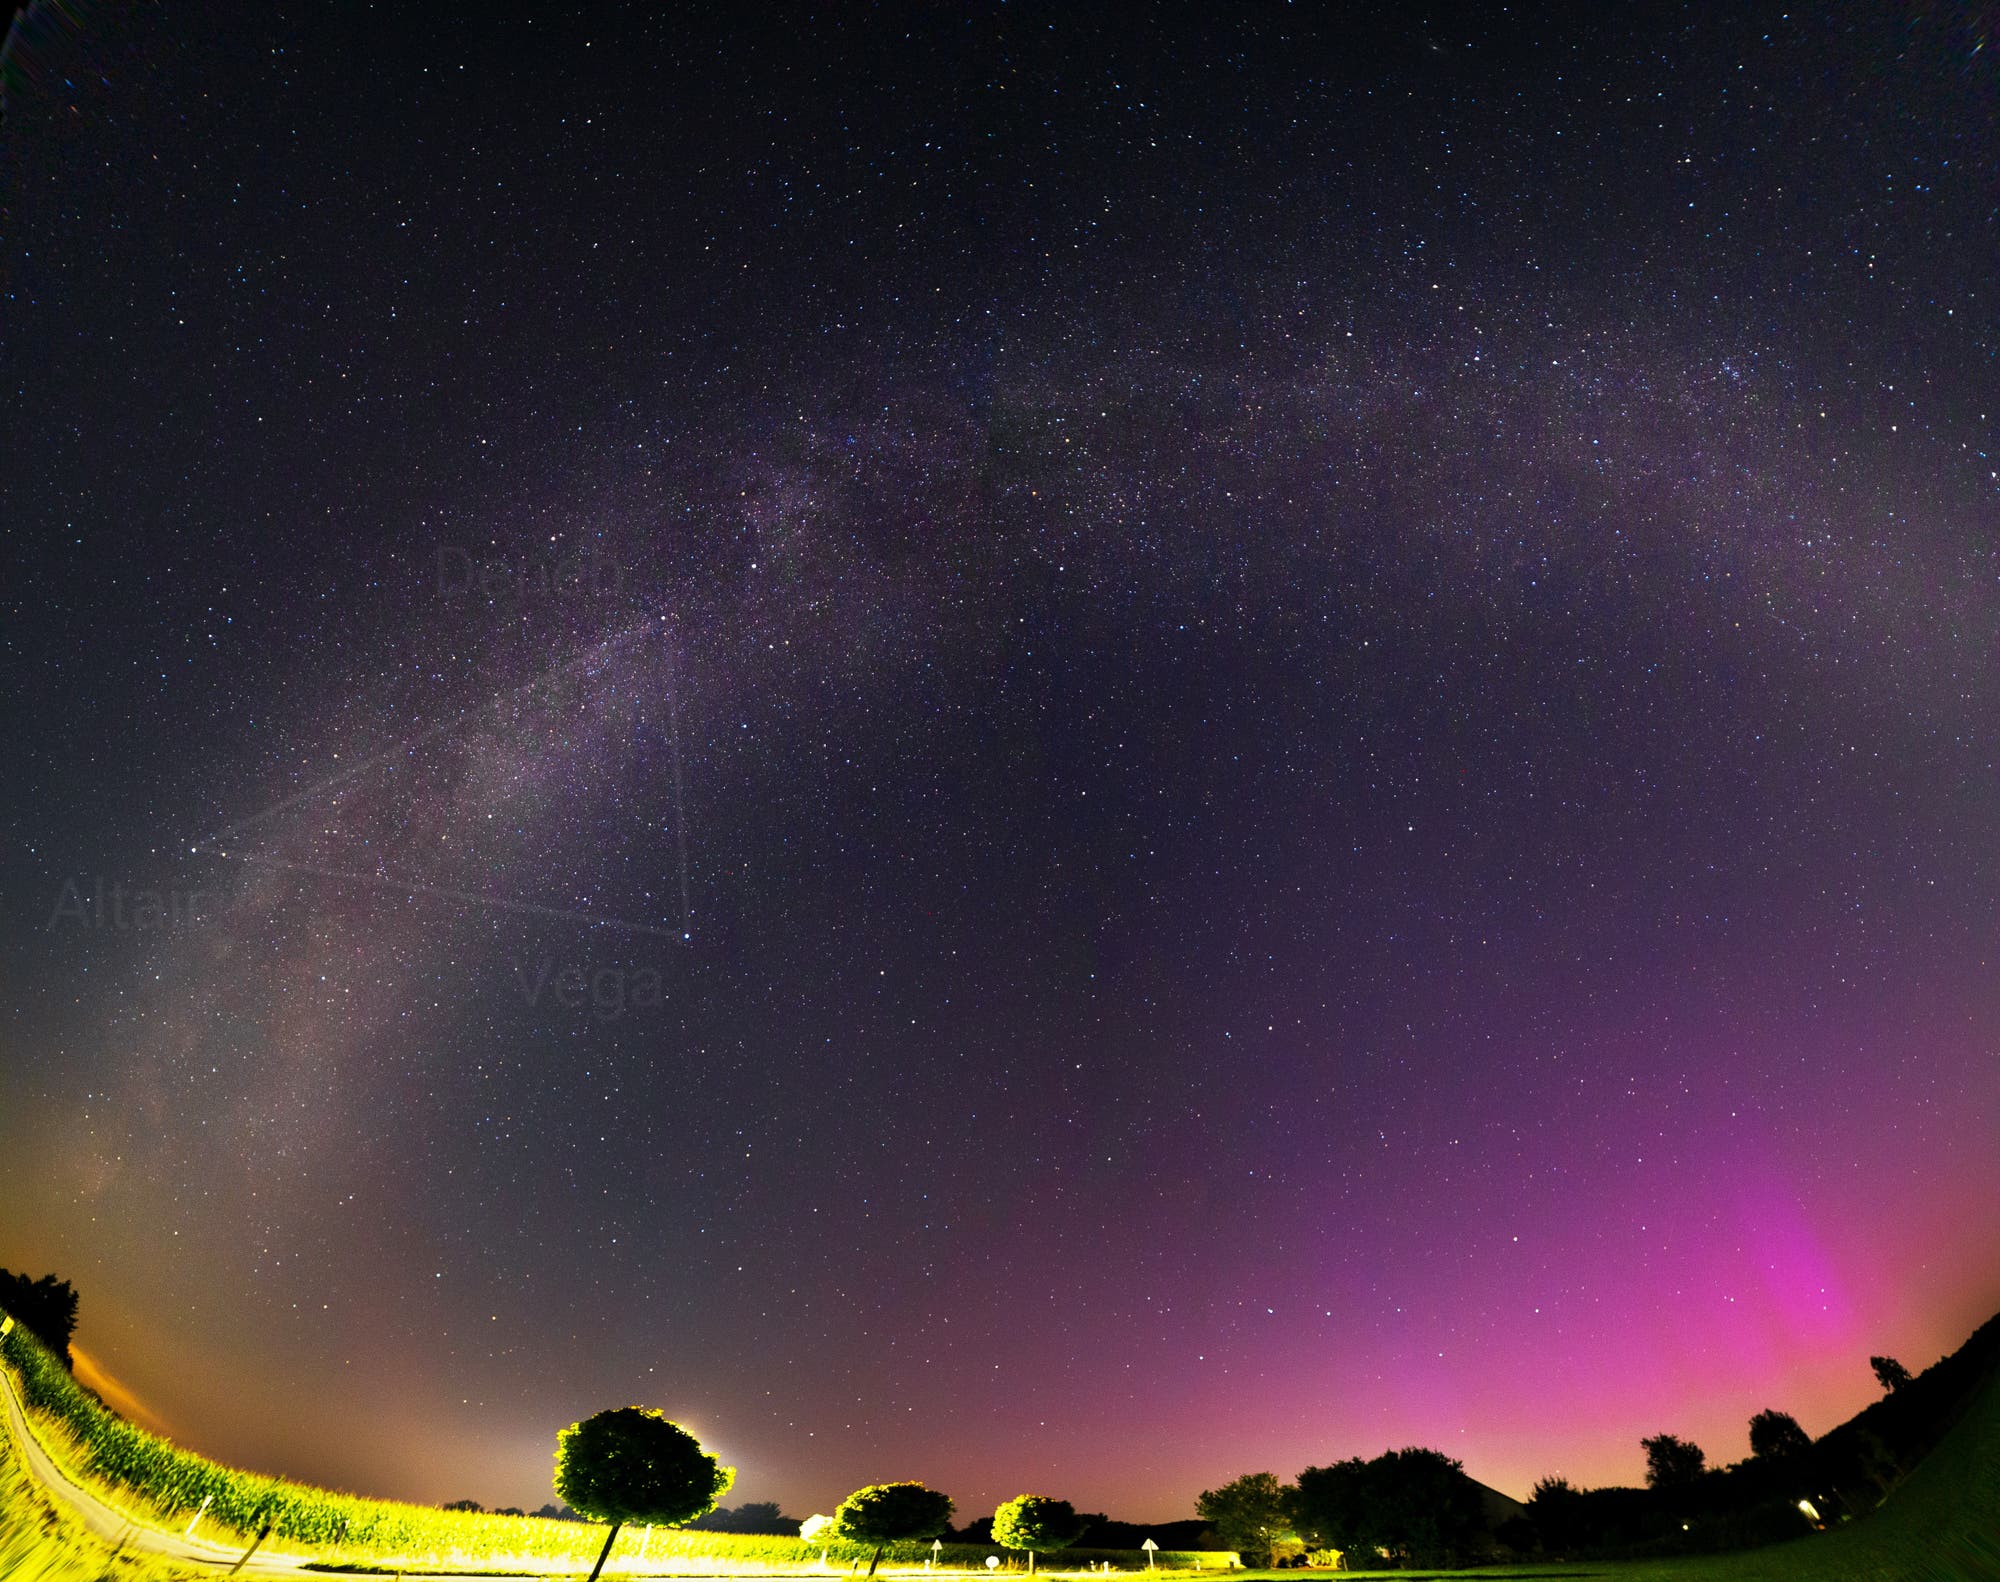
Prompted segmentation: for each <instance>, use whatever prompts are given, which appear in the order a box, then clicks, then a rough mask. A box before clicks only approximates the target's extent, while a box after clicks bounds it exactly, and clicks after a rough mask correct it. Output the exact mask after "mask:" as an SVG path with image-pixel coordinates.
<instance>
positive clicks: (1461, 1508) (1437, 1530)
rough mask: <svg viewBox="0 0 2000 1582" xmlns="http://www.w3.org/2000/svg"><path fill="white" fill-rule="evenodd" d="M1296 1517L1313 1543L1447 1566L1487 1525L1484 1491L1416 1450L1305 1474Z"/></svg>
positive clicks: (1446, 1463) (1439, 1456)
mask: <svg viewBox="0 0 2000 1582" xmlns="http://www.w3.org/2000/svg"><path fill="white" fill-rule="evenodd" d="M1291 1507H1292V1513H1293V1516H1294V1518H1295V1520H1296V1521H1297V1524H1298V1530H1299V1533H1300V1535H1301V1536H1302V1537H1304V1538H1305V1539H1306V1540H1307V1541H1308V1542H1311V1543H1313V1544H1316V1545H1319V1546H1321V1547H1323V1548H1328V1549H1338V1550H1341V1551H1342V1552H1343V1553H1344V1554H1347V1555H1351V1556H1356V1555H1358V1556H1361V1557H1364V1560H1363V1563H1366V1558H1367V1557H1371V1556H1373V1555H1375V1554H1376V1553H1377V1552H1378V1551H1379V1552H1386V1553H1387V1554H1389V1555H1390V1556H1392V1557H1394V1558H1395V1559H1397V1560H1398V1561H1400V1562H1403V1563H1406V1564H1415V1565H1443V1564H1448V1563H1450V1562H1451V1561H1453V1560H1456V1559H1459V1558H1461V1557H1463V1556H1464V1555H1466V1554H1467V1553H1468V1552H1469V1551H1470V1550H1471V1548H1472V1545H1473V1539H1474V1538H1475V1536H1476V1535H1477V1534H1478V1532H1479V1530H1480V1527H1481V1525H1482V1523H1483V1521H1484V1516H1485V1513H1484V1510H1483V1508H1482V1506H1481V1504H1480V1499H1479V1490H1478V1488H1477V1487H1476V1486H1475V1485H1474V1484H1473V1482H1472V1480H1471V1479H1470V1478H1468V1477H1467V1476H1466V1475H1465V1469H1464V1467H1463V1465H1462V1464H1461V1463H1459V1462H1457V1461H1454V1460H1453V1459H1452V1458H1451V1457H1449V1456H1447V1455H1445V1454H1444V1453H1443V1452H1442V1451H1437V1450H1425V1449H1422V1448H1420V1447H1417V1446H1411V1447H1409V1448H1406V1449H1403V1450H1390V1451H1385V1452H1384V1453H1383V1454H1382V1455H1379V1456H1377V1457H1376V1458H1375V1459H1374V1460H1373V1461H1363V1460H1361V1459H1360V1458H1358V1457H1354V1458H1350V1459H1348V1460H1346V1461H1337V1462H1335V1463H1334V1464H1333V1465H1332V1466H1328V1467H1307V1468H1306V1469H1305V1471H1303V1472H1301V1473H1300V1474H1299V1482H1298V1488H1297V1490H1296V1492H1295V1493H1294V1494H1293V1496H1292V1501H1291Z"/></svg>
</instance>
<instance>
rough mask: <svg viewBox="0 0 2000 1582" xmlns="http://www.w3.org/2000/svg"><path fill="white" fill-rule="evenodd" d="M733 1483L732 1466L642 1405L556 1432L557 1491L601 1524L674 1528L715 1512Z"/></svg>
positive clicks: (733, 1472) (619, 1409)
mask: <svg viewBox="0 0 2000 1582" xmlns="http://www.w3.org/2000/svg"><path fill="white" fill-rule="evenodd" d="M735 1481H736V1469H735V1468H734V1467H725V1466H723V1465H722V1463H721V1462H720V1461H718V1460H717V1459H716V1458H715V1457H714V1456H711V1455H710V1454H709V1453H708V1452H707V1451H705V1450H703V1449H702V1448H701V1441H700V1440H698V1439H696V1438H695V1437H694V1435H693V1434H691V1433H689V1432H688V1431H687V1430H686V1429H685V1428H682V1427H681V1426H680V1424H678V1423H670V1422H668V1421H667V1417H666V1414H665V1413H664V1412H658V1411H653V1410H651V1409H649V1408H646V1407H643V1406H620V1407H615V1408H613V1409H612V1410H610V1411H606V1412H599V1413H597V1414H596V1415H595V1416H592V1417H586V1418H585V1419H584V1420H583V1421H582V1422H580V1423H571V1424H570V1425H569V1427H567V1428H565V1429H564V1430H563V1431H562V1432H561V1433H560V1434H558V1435H557V1436H556V1493H557V1494H558V1495H560V1496H561V1497H562V1498H563V1499H564V1500H566V1501H567V1502H568V1503H569V1506H570V1508H571V1509H572V1510H575V1511H579V1512H581V1513H582V1514H583V1515H585V1516H593V1517H595V1518H597V1519H598V1520H599V1521H605V1522H656V1523H658V1524H659V1525H661V1526H664V1527H672V1526H676V1525H678V1524H679V1523H681V1522H685V1521H691V1520H693V1519H694V1518H695V1517H697V1516H705V1515H706V1514H707V1513H708V1512H710V1511H712V1510H714V1509H715V1502H716V1500H717V1499H718V1498H720V1497H721V1496H722V1495H724V1494H726V1493H728V1492H729V1487H730V1485H731V1484H733V1483H734V1482H735Z"/></svg>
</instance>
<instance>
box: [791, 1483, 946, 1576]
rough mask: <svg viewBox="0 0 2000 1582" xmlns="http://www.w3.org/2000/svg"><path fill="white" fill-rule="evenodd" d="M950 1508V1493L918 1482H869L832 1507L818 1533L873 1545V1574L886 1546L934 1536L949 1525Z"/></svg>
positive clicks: (822, 1535) (869, 1569) (871, 1567)
mask: <svg viewBox="0 0 2000 1582" xmlns="http://www.w3.org/2000/svg"><path fill="white" fill-rule="evenodd" d="M953 1509H955V1507H954V1506H953V1505H952V1503H951V1496H950V1495H948V1494H940V1493H939V1492H938V1491H937V1490H936V1489H927V1488H925V1487H924V1486H923V1485H922V1484H921V1483H871V1484H869V1485H868V1487H867V1488H865V1489H856V1490H855V1491H854V1492H853V1493H852V1494H850V1495H848V1496H847V1498H846V1499H844V1500H842V1501H841V1502H840V1504H839V1505H837V1506H835V1507H834V1512H833V1520H832V1521H831V1522H829V1523H828V1524H827V1526H826V1529H825V1530H824V1531H823V1532H822V1533H821V1534H820V1536H821V1537H823V1538H845V1539H848V1540H850V1541H852V1542H854V1543H862V1544H873V1545H874V1546H875V1558H874V1559H872V1560H870V1561H869V1562H868V1574H869V1575H870V1576H873V1575H874V1574H875V1568H876V1567H877V1566H878V1565H880V1564H881V1563H882V1551H883V1550H884V1549H885V1548H887V1547H888V1546H889V1545H890V1544H894V1543H902V1542H905V1541H907V1540H909V1539H912V1538H935V1537H937V1535H938V1534H939V1533H941V1532H943V1531H944V1530H945V1528H946V1527H948V1526H949V1525H950V1524H951V1513H952V1511H953Z"/></svg>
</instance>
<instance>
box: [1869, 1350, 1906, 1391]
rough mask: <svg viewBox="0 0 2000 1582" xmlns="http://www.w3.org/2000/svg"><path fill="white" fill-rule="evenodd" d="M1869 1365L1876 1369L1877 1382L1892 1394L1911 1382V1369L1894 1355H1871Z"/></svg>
mask: <svg viewBox="0 0 2000 1582" xmlns="http://www.w3.org/2000/svg"><path fill="white" fill-rule="evenodd" d="M1868 1366H1869V1367H1871V1368H1873V1369H1874V1370H1875V1382H1876V1383H1877V1384H1879V1385H1881V1386H1882V1388H1883V1389H1884V1390H1886V1391H1888V1392H1890V1393H1891V1394H1893V1393H1894V1392H1895V1391H1897V1390H1900V1389H1901V1388H1902V1387H1903V1386H1904V1385H1906V1384H1908V1383H1909V1382H1910V1370H1909V1369H1908V1368H1906V1367H1904V1366H1903V1365H1902V1364H1901V1363H1900V1362H1898V1361H1897V1360H1896V1359H1895V1358H1894V1357H1870V1358H1869V1359H1868Z"/></svg>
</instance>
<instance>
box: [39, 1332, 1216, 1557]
mask: <svg viewBox="0 0 2000 1582" xmlns="http://www.w3.org/2000/svg"><path fill="white" fill-rule="evenodd" d="M0 1359H4V1361H5V1363H6V1365H7V1366H8V1368H9V1370H10V1372H11V1374H12V1376H13V1378H14V1380H15V1382H16V1384H17V1386H18V1388H19V1390H20V1392H21V1397H22V1399H23V1401H24V1402H25V1403H26V1405H27V1407H28V1409H29V1412H30V1414H31V1417H32V1418H33V1420H34V1428H35V1432H36V1435H37V1437H38V1438H39V1439H40V1440H41V1441H42V1444H43V1447H44V1448H45V1449H46V1450H48V1451H49V1453H50V1454H51V1456H52V1457H53V1458H54V1459H55V1460H57V1461H58V1462H60V1463H61V1464H62V1465H63V1466H64V1467H65V1468H67V1469H68V1470H69V1471H70V1472H71V1473H72V1475H74V1476H75V1477H76V1478H77V1480H78V1481H79V1482H80V1483H83V1484H84V1485H85V1486H87V1487H90V1488H92V1489H93V1490H95V1491H97V1492H98V1493H100V1494H101V1495H102V1496H103V1497H104V1498H105V1499H106V1500H107V1502H108V1503H111V1504H113V1505H116V1506H118V1507H119V1508H120V1509H123V1510H126V1511H128V1512H130V1513H131V1514H132V1515H133V1516H134V1517H135V1518H137V1519H138V1520H141V1521H145V1522H149V1523H151V1524H153V1525H157V1526H160V1527H165V1528H172V1529H179V1528H182V1527H185V1526H186V1525H187V1524H188V1522H189V1521H191V1520H193V1519H194V1518H195V1517H196V1515H197V1513H199V1517H200V1525H201V1531H202V1533H204V1534H205V1535H207V1536H210V1537H214V1536H217V1535H219V1534H224V1533H227V1534H233V1535H236V1536H239V1537H242V1538H243V1539H244V1542H245V1543H246V1544H247V1543H248V1542H249V1539H250V1538H251V1537H253V1536H254V1535H256V1534H257V1533H258V1532H259V1531H261V1530H262V1529H263V1527H264V1526H265V1524H266V1523H268V1524H269V1526H270V1536H269V1538H268V1540H267V1544H268V1547H269V1549H270V1550H271V1551H272V1552H274V1553H286V1554H294V1555H301V1556H309V1557H311V1558H312V1559H314V1560H316V1561H319V1562H320V1563H322V1564H325V1565H328V1566H342V1567H350V1568H354V1569H357V1570H358V1569H364V1568H367V1569H376V1568H379V1569H384V1570H390V1569H397V1568H409V1569H413V1570H414V1569H425V1570H441V1571H472V1570H478V1569H492V1570H521V1571H524V1572H532V1573H536V1574H543V1573H547V1572H549V1571H577V1572H587V1571H588V1570H589V1569H590V1567H591V1564H592V1563H593V1562H594V1561H595V1560H596V1558H597V1552H598V1549H599V1548H600V1547H601V1546H602V1544H603V1542H604V1533H605V1529H604V1528H603V1527H602V1526H600V1525H598V1524H596V1523H592V1522H563V1521H551V1520H548V1519H546V1518H542V1517H534V1516H500V1515H492V1514H487V1513H478V1512H469V1511H445V1510H435V1509H432V1508H431V1507H429V1506H423V1505H407V1504H403V1503H400V1502H398V1501H393V1500H374V1499H368V1498H365V1497H362V1496H359V1495H354V1494H344V1493H340V1492H337V1491H334V1490H329V1489H318V1488H312V1487H310V1486H308V1485H305V1484H300V1483H293V1482H290V1481H288V1480H286V1479H283V1478H274V1477H268V1476H265V1475H262V1474H259V1473H254V1472H244V1471H241V1470H239V1469H237V1468H234V1467H227V1466H223V1465H222V1464H221V1463H219V1462H215V1461H210V1460H209V1459H207V1458H206V1457H204V1456H199V1455H196V1454H194V1453H193V1452H191V1451H187V1450H183V1449H181V1448H180V1447H179V1446H177V1445H174V1444H172V1443H170V1442H169V1441H167V1440H165V1439H162V1438H160V1437H159V1436H158V1435H155V1434H151V1433H148V1432H146V1431H145V1430H144V1429H142V1428H139V1427H137V1426H135V1425H134V1424H132V1423H129V1422H127V1421H126V1420H125V1419H123V1418H121V1417H119V1416H118V1415H117V1414H115V1413H114V1412H112V1411H110V1410H108V1409H107V1408H106V1407H105V1406H103V1405H102V1404H101V1403H100V1402H99V1401H97V1400H96V1399H95V1398H94V1397H93V1396H91V1395H90V1394H89V1392H87V1391H86V1390H84V1389H83V1388H82V1387H81V1386H79V1385H78V1384H77V1383H76V1381H75V1380H74V1379H73V1378H71V1377H70V1374H69V1372H68V1370H66V1369H65V1368H64V1367H63V1366H62V1365H61V1364H60V1363H58V1362H57V1361H56V1360H55V1358H53V1357H52V1356H50V1355H49V1353H48V1352H47V1351H45V1350H44V1349H43V1348H42V1347H41V1345H39V1344H38V1343H37V1342H36V1341H35V1340H34V1339H33V1338H32V1337H31V1336H30V1335H28V1334H27V1332H26V1331H25V1330H24V1329H23V1328H21V1327H19V1326H16V1327H15V1328H14V1330H13V1331H12V1332H11V1333H10V1334H8V1335H7V1336H6V1337H5V1338H4V1339H0ZM871 1553H872V1551H871V1549H870V1548H869V1547H868V1546H866V1545H859V1544H846V1543H830V1544H823V1543H807V1542H805V1541H804V1540H802V1539H798V1538H782V1537H761V1536H752V1535H747V1534H740V1533H709V1532H684V1531H676V1530H670V1529H666V1528H655V1529H646V1528H643V1527H628V1528H626V1529H625V1530H624V1532H622V1533H621V1534H620V1535H619V1540H618V1544H617V1547H616V1548H615V1549H614V1550H613V1552H612V1556H611V1561H610V1563H609V1565H608V1566H607V1570H617V1571H625V1572H634V1571H648V1572H674V1571H699V1572H701V1573H703V1574H708V1575H761V1574H777V1573H796V1572H800V1571H829V1570H831V1571H839V1570H846V1569H850V1568H851V1567H853V1566H854V1565H855V1564H856V1563H865V1562H866V1561H867V1559H868V1558H869V1556H870V1554H871ZM994 1553H996V1551H995V1550H994V1549H992V1548H990V1547H988V1546H985V1545H973V1544H946V1545H945V1546H944V1548H943V1549H942V1551H940V1552H939V1553H938V1554H937V1556H936V1563H937V1564H938V1565H939V1566H940V1567H942V1568H943V1569H946V1570H954V1569H957V1570H972V1569H978V1570H981V1571H983V1570H984V1569H985V1561H986V1558H987V1556H988V1555H991V1554H994ZM932 1558H933V1556H932V1551H931V1548H930V1545H929V1544H928V1543H906V1544H892V1545H890V1546H889V1548H888V1550H887V1551H886V1552H885V1554H884V1555H883V1561H882V1564H883V1568H884V1569H885V1570H887V1569H898V1570H913V1571H925V1570H929V1569H930V1568H931V1567H930V1563H931V1561H932ZM1233 1559H1234V1556H1233V1555H1228V1554H1224V1553H1217V1552H1189V1553H1184V1554H1181V1553H1171V1552H1165V1551H1163V1552H1161V1553H1160V1554H1159V1555H1158V1557H1157V1560H1158V1564H1159V1567H1160V1568H1161V1569H1163V1570H1188V1571H1194V1570H1201V1569H1204V1568H1206V1569H1210V1570H1214V1569H1220V1568H1223V1567H1226V1566H1227V1565H1229V1564H1230V1562H1231V1561H1232V1560H1233ZM1015 1565H1016V1567H1017V1568H1018V1565H1019V1562H1018V1561H1017V1562H1016V1563H1015ZM1144 1565H1145V1560H1144V1556H1143V1555H1141V1554H1139V1553H1137V1552H1134V1551H1130V1550H1122V1549H1112V1550H1067V1551H1064V1553H1063V1558H1062V1569H1063V1570H1065V1571H1071V1570H1074V1571H1084V1570H1086V1569H1087V1568H1088V1569H1095V1570H1102V1568H1104V1567H1106V1566H1109V1567H1110V1568H1111V1569H1114V1570H1121V1569H1122V1570H1137V1569H1143V1568H1144ZM1044 1569H1047V1568H1046V1567H1044ZM8 1574H9V1575H11V1574H12V1573H8Z"/></svg>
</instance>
